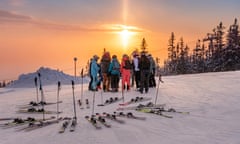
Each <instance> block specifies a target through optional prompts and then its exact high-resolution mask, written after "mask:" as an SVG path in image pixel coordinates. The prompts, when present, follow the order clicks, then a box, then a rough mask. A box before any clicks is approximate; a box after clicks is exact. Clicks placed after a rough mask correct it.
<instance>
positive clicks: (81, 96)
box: [81, 69, 83, 102]
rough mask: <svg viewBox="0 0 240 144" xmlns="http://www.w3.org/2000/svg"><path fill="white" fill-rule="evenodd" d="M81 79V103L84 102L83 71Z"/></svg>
mask: <svg viewBox="0 0 240 144" xmlns="http://www.w3.org/2000/svg"><path fill="white" fill-rule="evenodd" d="M81 78H82V82H81V102H82V101H83V69H82V71H81Z"/></svg>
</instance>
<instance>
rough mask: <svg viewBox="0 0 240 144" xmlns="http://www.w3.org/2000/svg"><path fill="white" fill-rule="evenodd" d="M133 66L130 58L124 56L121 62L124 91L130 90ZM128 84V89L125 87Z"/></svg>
mask: <svg viewBox="0 0 240 144" xmlns="http://www.w3.org/2000/svg"><path fill="white" fill-rule="evenodd" d="M131 69H132V64H131V62H130V59H129V56H128V55H126V54H124V55H123V57H122V61H121V73H122V86H123V87H122V89H123V90H124V89H125V88H127V90H130V77H131ZM125 83H126V84H127V87H126V86H125Z"/></svg>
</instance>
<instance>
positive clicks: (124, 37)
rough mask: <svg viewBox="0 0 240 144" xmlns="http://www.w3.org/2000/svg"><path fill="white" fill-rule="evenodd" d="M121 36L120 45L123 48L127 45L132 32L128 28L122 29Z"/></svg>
mask: <svg viewBox="0 0 240 144" xmlns="http://www.w3.org/2000/svg"><path fill="white" fill-rule="evenodd" d="M120 35H121V38H122V45H123V47H124V48H126V47H127V46H128V43H129V40H130V37H131V35H132V33H131V32H130V31H129V30H128V29H123V30H122V31H121V32H120Z"/></svg>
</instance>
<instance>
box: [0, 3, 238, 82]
mask: <svg viewBox="0 0 240 144" xmlns="http://www.w3.org/2000/svg"><path fill="white" fill-rule="evenodd" d="M235 18H237V19H238V20H240V0H0V50H1V52H0V68H1V70H0V81H1V80H9V79H17V77H18V76H19V75H20V74H22V73H29V72H34V71H35V70H37V69H38V68H39V67H41V66H44V67H50V68H53V69H59V70H63V71H64V72H66V73H69V74H72V75H73V74H74V70H73V68H74V63H73V58H74V57H77V58H78V61H77V68H78V73H79V71H80V69H81V68H83V66H85V65H86V63H87V60H88V59H90V58H91V57H92V56H93V55H94V54H97V55H99V56H101V55H102V52H103V48H106V50H107V51H110V53H111V54H117V55H118V59H119V60H120V59H121V55H122V54H124V53H126V54H130V53H131V52H132V51H133V50H135V49H136V48H138V49H139V48H140V44H141V41H142V39H143V38H145V39H146V41H147V44H148V51H149V52H150V53H152V55H153V56H154V57H159V58H160V60H161V62H163V60H164V59H166V58H167V44H168V39H169V37H170V35H171V32H174V33H175V35H176V41H179V39H180V37H183V39H184V42H185V43H186V44H188V45H189V46H190V48H193V47H194V45H195V43H196V41H197V39H199V38H200V39H202V38H203V37H204V36H205V35H206V33H208V32H211V31H212V29H213V28H214V27H216V26H217V25H218V24H219V22H221V21H222V22H223V24H224V26H226V30H227V29H228V28H229V25H230V24H233V22H234V19H235Z"/></svg>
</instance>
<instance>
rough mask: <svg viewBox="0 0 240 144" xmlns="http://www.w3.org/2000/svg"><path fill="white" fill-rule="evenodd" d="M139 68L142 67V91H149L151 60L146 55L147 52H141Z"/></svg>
mask: <svg viewBox="0 0 240 144" xmlns="http://www.w3.org/2000/svg"><path fill="white" fill-rule="evenodd" d="M139 69H140V75H141V79H140V93H143V91H144V90H145V93H148V89H149V76H150V61H149V59H148V58H147V56H146V53H145V52H142V53H141V58H140V61H139Z"/></svg>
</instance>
